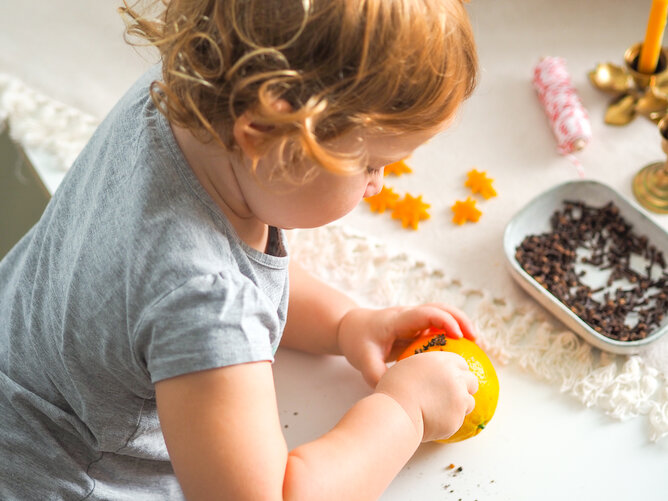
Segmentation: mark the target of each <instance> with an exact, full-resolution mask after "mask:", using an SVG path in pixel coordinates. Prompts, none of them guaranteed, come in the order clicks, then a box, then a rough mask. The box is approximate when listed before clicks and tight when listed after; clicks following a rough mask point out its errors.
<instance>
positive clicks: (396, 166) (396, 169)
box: [383, 160, 413, 176]
mask: <svg viewBox="0 0 668 501" xmlns="http://www.w3.org/2000/svg"><path fill="white" fill-rule="evenodd" d="M411 172H413V169H411V168H410V167H409V166H408V165H406V163H405V162H404V161H403V160H399V161H398V162H394V163H391V164H387V165H386V166H385V169H384V171H383V175H385V176H388V175H390V174H394V175H395V176H401V175H402V174H410V173H411Z"/></svg>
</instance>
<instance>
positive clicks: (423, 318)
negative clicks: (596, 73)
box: [393, 305, 464, 338]
mask: <svg viewBox="0 0 668 501" xmlns="http://www.w3.org/2000/svg"><path fill="white" fill-rule="evenodd" d="M393 327H394V330H395V332H396V333H397V336H399V337H408V338H412V337H415V336H416V335H417V334H419V333H420V331H423V330H424V329H428V328H429V327H437V328H439V329H443V330H444V331H445V332H446V333H447V334H448V335H449V336H451V337H454V338H460V337H462V336H463V335H464V334H463V332H462V329H461V327H460V324H459V322H458V321H457V319H456V318H455V317H454V316H453V315H452V314H451V313H450V312H448V311H446V310H444V309H443V308H439V307H436V306H433V305H422V306H417V307H415V308H409V309H406V310H403V311H402V312H401V313H399V314H398V315H397V316H396V318H395V319H394V326H393Z"/></svg>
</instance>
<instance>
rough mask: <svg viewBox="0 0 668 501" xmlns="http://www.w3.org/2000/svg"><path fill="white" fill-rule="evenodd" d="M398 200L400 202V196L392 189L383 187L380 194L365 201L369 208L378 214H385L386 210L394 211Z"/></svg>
mask: <svg viewBox="0 0 668 501" xmlns="http://www.w3.org/2000/svg"><path fill="white" fill-rule="evenodd" d="M397 200H399V195H398V194H397V193H395V192H394V190H393V189H392V188H387V187H386V186H383V189H382V190H380V193H378V194H376V195H374V196H372V197H367V198H365V199H364V201H365V202H366V203H368V204H369V208H370V209H371V210H372V211H373V212H378V213H381V212H385V210H386V209H394V206H395V205H396V203H397Z"/></svg>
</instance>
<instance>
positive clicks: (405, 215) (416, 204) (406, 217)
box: [392, 194, 431, 230]
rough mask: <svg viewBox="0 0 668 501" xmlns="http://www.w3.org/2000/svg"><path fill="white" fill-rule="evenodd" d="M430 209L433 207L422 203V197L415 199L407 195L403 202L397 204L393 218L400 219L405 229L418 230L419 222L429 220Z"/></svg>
mask: <svg viewBox="0 0 668 501" xmlns="http://www.w3.org/2000/svg"><path fill="white" fill-rule="evenodd" d="M429 207H431V205H429V204H426V203H424V202H423V201H422V195H420V196H418V197H417V198H415V197H412V196H410V195H409V194H406V196H405V197H404V198H403V199H402V200H400V201H399V202H397V203H396V204H395V206H394V212H392V218H393V219H400V220H401V225H402V226H403V227H404V228H408V227H409V226H410V227H411V228H413V229H414V230H417V227H418V222H419V221H422V220H424V219H429V213H428V212H427V209H428V208H429Z"/></svg>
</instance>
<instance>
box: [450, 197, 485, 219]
mask: <svg viewBox="0 0 668 501" xmlns="http://www.w3.org/2000/svg"><path fill="white" fill-rule="evenodd" d="M451 209H452V212H454V213H455V215H454V217H453V218H452V222H453V223H455V224H464V223H465V222H466V221H471V222H474V223H477V222H478V219H480V216H481V215H482V212H480V211H479V210H478V209H476V207H475V200H473V199H472V198H471V197H467V198H466V200H465V201H464V202H460V201H459V200H457V201H456V202H455V205H453V206H452V207H451Z"/></svg>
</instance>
